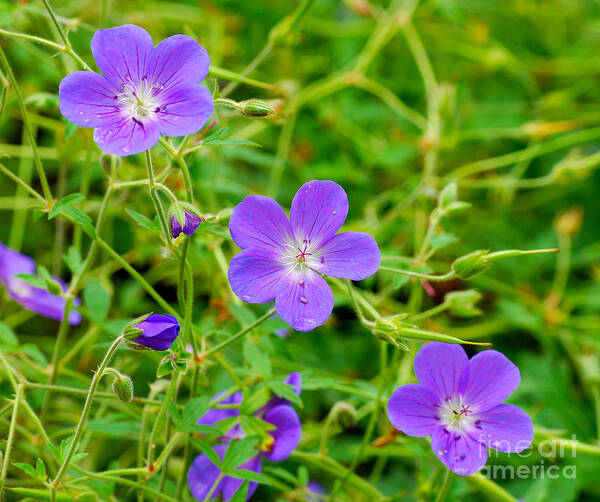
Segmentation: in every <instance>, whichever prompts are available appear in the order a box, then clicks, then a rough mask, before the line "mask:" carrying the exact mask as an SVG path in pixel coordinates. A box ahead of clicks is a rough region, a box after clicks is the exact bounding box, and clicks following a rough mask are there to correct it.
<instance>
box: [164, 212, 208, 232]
mask: <svg viewBox="0 0 600 502" xmlns="http://www.w3.org/2000/svg"><path fill="white" fill-rule="evenodd" d="M203 221H204V218H200V217H199V216H196V215H195V214H194V213H190V212H189V211H186V212H185V223H184V225H183V229H182V228H181V225H180V224H179V222H178V221H177V218H175V215H173V216H172V217H171V235H173V237H177V236H178V235H179V234H180V233H181V232H183V233H184V234H185V235H192V234H193V233H194V232H195V231H196V229H197V228H198V225H200V223H202V222H203Z"/></svg>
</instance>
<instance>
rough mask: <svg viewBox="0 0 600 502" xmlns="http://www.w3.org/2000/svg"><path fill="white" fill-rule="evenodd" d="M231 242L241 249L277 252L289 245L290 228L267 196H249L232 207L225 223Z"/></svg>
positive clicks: (290, 238) (283, 213)
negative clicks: (228, 218) (227, 221)
mask: <svg viewBox="0 0 600 502" xmlns="http://www.w3.org/2000/svg"><path fill="white" fill-rule="evenodd" d="M229 232H230V233H231V238H232V239H233V241H234V242H235V243H236V244H237V245H238V246H239V247H241V248H242V249H244V248H248V247H252V248H260V249H264V250H268V251H273V250H277V251H278V252H281V251H284V250H285V249H286V244H287V243H289V242H293V238H292V235H293V234H292V227H291V226H290V222H289V220H288V219H287V216H286V215H285V212H284V211H283V209H281V206H280V205H279V204H277V202H275V201H274V200H273V199H271V198H270V197H265V196H264V195H250V196H248V197H246V198H245V199H244V200H243V201H242V202H240V203H239V204H238V205H237V206H235V207H234V208H233V212H232V213H231V219H230V220H229Z"/></svg>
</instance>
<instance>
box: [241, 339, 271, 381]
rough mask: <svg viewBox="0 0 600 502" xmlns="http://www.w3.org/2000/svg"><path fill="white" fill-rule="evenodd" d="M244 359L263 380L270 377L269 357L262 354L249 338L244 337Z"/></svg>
mask: <svg viewBox="0 0 600 502" xmlns="http://www.w3.org/2000/svg"><path fill="white" fill-rule="evenodd" d="M243 353H244V359H245V360H246V362H248V363H249V364H250V366H252V367H253V368H254V369H255V370H256V371H257V372H258V374H259V375H261V376H262V377H263V378H264V379H265V380H267V379H269V378H271V375H272V371H271V361H270V360H269V357H268V356H267V355H265V354H263V353H262V352H261V351H260V350H258V348H257V347H256V345H254V344H253V343H252V342H251V341H250V340H248V339H246V340H245V341H244V348H243Z"/></svg>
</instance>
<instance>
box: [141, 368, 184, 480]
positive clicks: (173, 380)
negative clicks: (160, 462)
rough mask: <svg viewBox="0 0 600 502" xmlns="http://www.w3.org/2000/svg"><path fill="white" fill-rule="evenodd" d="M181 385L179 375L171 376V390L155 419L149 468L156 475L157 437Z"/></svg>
mask: <svg viewBox="0 0 600 502" xmlns="http://www.w3.org/2000/svg"><path fill="white" fill-rule="evenodd" d="M178 384H179V373H177V374H174V375H172V376H171V382H170V383H169V388H168V389H167V394H166V396H165V400H164V401H163V402H162V405H161V407H160V410H159V411H158V415H157V416H156V418H155V419H154V425H153V426H152V432H151V433H150V439H149V440H148V452H147V454H146V456H147V468H148V472H151V473H154V472H156V469H155V465H154V451H155V450H156V436H157V434H158V431H159V429H160V428H161V427H162V425H163V420H164V418H165V415H166V414H167V410H168V409H169V405H170V404H171V401H173V396H174V395H175V391H176V390H177V386H178Z"/></svg>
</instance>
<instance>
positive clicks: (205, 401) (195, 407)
mask: <svg viewBox="0 0 600 502" xmlns="http://www.w3.org/2000/svg"><path fill="white" fill-rule="evenodd" d="M209 403H210V398H208V397H207V396H204V397H195V398H193V399H190V400H189V401H188V402H187V403H185V406H184V407H183V412H182V413H181V419H180V420H179V423H178V424H177V425H178V427H179V429H180V430H183V431H185V430H188V428H189V427H190V426H195V425H197V422H198V419H199V418H200V417H201V416H202V415H204V414H205V413H206V412H207V411H208V405H209Z"/></svg>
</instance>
